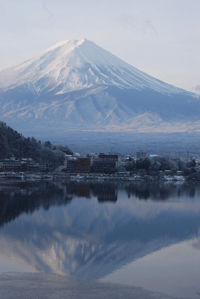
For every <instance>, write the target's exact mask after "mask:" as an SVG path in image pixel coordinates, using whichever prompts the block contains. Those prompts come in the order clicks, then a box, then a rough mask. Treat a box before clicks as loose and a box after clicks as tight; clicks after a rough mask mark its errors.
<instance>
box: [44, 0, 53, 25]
mask: <svg viewBox="0 0 200 299" xmlns="http://www.w3.org/2000/svg"><path fill="white" fill-rule="evenodd" d="M42 7H43V9H44V11H45V12H46V13H47V14H48V15H49V17H48V20H49V21H50V20H52V19H53V12H52V11H51V10H50V9H49V8H48V7H47V4H46V0H44V1H43V2H42Z"/></svg>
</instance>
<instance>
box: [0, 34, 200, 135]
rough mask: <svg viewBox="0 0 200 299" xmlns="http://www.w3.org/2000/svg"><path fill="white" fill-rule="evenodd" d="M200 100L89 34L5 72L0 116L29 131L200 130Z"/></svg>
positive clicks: (1, 74)
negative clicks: (132, 63) (157, 77)
mask: <svg viewBox="0 0 200 299" xmlns="http://www.w3.org/2000/svg"><path fill="white" fill-rule="evenodd" d="M199 119H200V100H199V99H198V97H196V96H195V94H193V93H191V92H188V91H185V90H183V89H179V88H176V87H174V86H172V85H169V84H166V83H164V82H162V81H160V80H158V79H155V78H153V77H151V76H150V75H147V74H146V73H144V72H142V71H140V70H138V69H136V68H134V67H133V66H131V65H129V64H127V63H125V62H124V61H122V60H121V59H119V58H117V57H116V56H114V55H112V54H111V53H109V52H108V51H106V50H104V49H102V48H101V47H99V46H97V45H96V44H94V43H93V42H91V41H88V40H86V39H81V40H67V41H62V42H59V43H57V44H56V45H54V46H52V47H50V48H48V49H47V50H45V51H43V52H42V53H40V54H38V55H36V56H35V57H33V58H31V59H29V60H27V61H25V62H22V63H20V64H18V65H16V66H14V67H11V68H7V69H5V70H3V71H1V72H0V120H2V121H5V122H6V123H7V124H8V125H10V126H12V127H14V128H15V129H17V130H20V131H21V132H22V133H23V134H25V135H27V134H28V135H30V134H32V135H35V136H36V137H37V136H38V135H40V136H41V134H43V135H46V136H57V135H60V136H62V135H63V134H65V133H66V132H72V131H76V132H81V131H90V132H91V131H93V132H94V131H102V132H119V131H121V132H127V131H129V132H186V131H199V130H200V121H199Z"/></svg>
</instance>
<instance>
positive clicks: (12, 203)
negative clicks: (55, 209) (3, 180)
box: [0, 182, 72, 226]
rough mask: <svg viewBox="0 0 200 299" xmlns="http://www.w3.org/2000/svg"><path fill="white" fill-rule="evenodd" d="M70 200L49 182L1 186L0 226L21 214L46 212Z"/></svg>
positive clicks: (56, 186)
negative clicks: (40, 210) (37, 211)
mask: <svg viewBox="0 0 200 299" xmlns="http://www.w3.org/2000/svg"><path fill="white" fill-rule="evenodd" d="M71 199H72V197H70V196H68V194H67V193H66V194H65V192H64V189H63V187H62V186H59V185H57V184H54V183H50V182H40V183H35V182H34V183H17V184H14V185H8V184H7V185H6V184H5V185H1V189H0V226H4V224H6V223H9V222H10V221H13V220H14V219H16V218H18V217H19V216H20V214H22V213H30V214H32V213H33V212H34V211H35V210H39V209H40V208H43V209H44V210H48V209H49V208H50V207H51V206H53V205H64V204H67V203H68V202H69V201H71Z"/></svg>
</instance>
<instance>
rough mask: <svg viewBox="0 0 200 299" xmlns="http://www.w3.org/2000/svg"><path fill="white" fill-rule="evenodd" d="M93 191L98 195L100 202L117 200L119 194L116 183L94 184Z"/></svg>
mask: <svg viewBox="0 0 200 299" xmlns="http://www.w3.org/2000/svg"><path fill="white" fill-rule="evenodd" d="M91 189H92V193H93V195H94V196H97V198H98V201H99V202H106V201H111V202H116V201H117V196H118V189H117V186H116V185H114V184H93V185H91Z"/></svg>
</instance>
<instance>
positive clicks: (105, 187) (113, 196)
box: [0, 182, 199, 226]
mask: <svg viewBox="0 0 200 299" xmlns="http://www.w3.org/2000/svg"><path fill="white" fill-rule="evenodd" d="M197 187H198V185H196V184H192V183H184V184H181V185H176V184H174V183H167V184H166V183H160V182H154V183H153V182H151V183H144V182H139V183H135V184H133V183H132V184H124V186H120V188H122V189H125V191H126V193H127V195H128V197H131V196H134V197H136V198H139V199H141V200H142V199H144V200H148V199H151V200H157V201H158V200H168V199H169V198H172V197H174V198H175V197H176V198H177V197H178V198H181V197H183V196H187V197H191V198H193V197H194V196H195V195H196V193H197V194H198V192H199V188H197ZM118 188H119V187H118V185H117V184H114V183H90V184H88V183H85V184H84V183H72V182H71V183H63V184H62V183H58V182H57V183H56V182H32V183H27V182H19V183H15V184H8V183H7V184H6V183H5V184H1V185H0V226H3V225H4V224H5V223H8V222H10V221H12V220H14V219H16V218H17V217H19V215H20V214H22V213H33V212H34V211H35V210H39V209H40V208H42V209H44V210H48V209H49V208H50V207H51V206H54V205H57V206H59V205H66V204H67V203H69V202H70V201H71V200H72V198H73V196H74V195H75V196H81V197H86V198H89V197H90V196H91V194H92V195H94V196H95V197H97V198H98V201H99V202H108V201H110V202H113V203H115V202H116V201H117V197H118Z"/></svg>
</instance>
